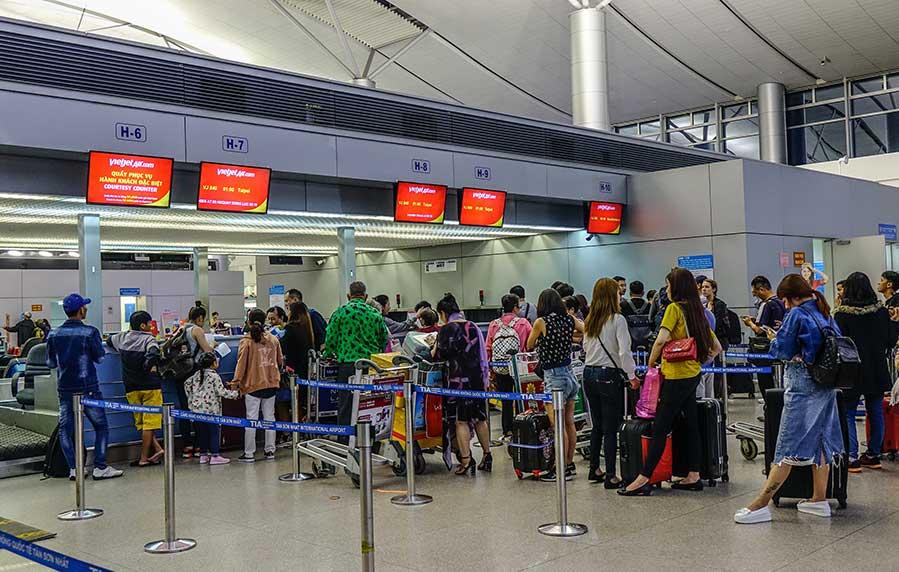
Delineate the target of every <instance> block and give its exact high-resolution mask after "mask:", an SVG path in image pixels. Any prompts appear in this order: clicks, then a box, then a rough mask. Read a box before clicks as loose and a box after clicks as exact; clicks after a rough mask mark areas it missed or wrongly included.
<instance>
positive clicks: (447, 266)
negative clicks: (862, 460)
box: [425, 259, 457, 274]
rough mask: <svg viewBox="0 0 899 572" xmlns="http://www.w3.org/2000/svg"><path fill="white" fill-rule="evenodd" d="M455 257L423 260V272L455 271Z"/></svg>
mask: <svg viewBox="0 0 899 572" xmlns="http://www.w3.org/2000/svg"><path fill="white" fill-rule="evenodd" d="M456 266H457V264H456V259H451V260H431V261H430V262H425V274H435V273H440V272H455V271H456Z"/></svg>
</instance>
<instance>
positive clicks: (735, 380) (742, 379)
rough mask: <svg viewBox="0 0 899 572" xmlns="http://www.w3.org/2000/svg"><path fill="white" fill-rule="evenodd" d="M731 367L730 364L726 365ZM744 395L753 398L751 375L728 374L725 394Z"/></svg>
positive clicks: (753, 385)
mask: <svg viewBox="0 0 899 572" xmlns="http://www.w3.org/2000/svg"><path fill="white" fill-rule="evenodd" d="M728 365H731V364H728ZM735 393H746V394H748V395H749V397H754V396H755V384H754V383H753V381H752V374H751V373H728V374H727V394H728V395H734V394H735Z"/></svg>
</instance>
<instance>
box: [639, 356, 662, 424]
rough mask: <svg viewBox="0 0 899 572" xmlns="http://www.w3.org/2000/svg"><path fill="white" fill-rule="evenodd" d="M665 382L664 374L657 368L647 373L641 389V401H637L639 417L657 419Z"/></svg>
mask: <svg viewBox="0 0 899 572" xmlns="http://www.w3.org/2000/svg"><path fill="white" fill-rule="evenodd" d="M663 380H664V378H663V377H662V372H661V371H660V370H659V368H657V367H653V368H650V369H649V370H648V371H647V372H646V379H644V380H643V386H642V387H641V388H640V399H639V400H637V417H640V418H642V419H655V416H656V406H657V405H658V404H659V392H660V391H661V389H662V381H663Z"/></svg>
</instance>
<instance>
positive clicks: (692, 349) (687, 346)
mask: <svg viewBox="0 0 899 572" xmlns="http://www.w3.org/2000/svg"><path fill="white" fill-rule="evenodd" d="M681 314H682V315H683V310H681ZM683 318H684V330H686V332H687V337H686V338H683V339H680V340H671V341H670V342H668V343H667V344H665V347H663V348H662V359H664V360H665V361H667V362H669V363H677V362H682V361H691V360H692V361H696V360H697V357H696V338H693V337H691V336H690V328H689V327H688V326H687V316H685V315H684V316H683Z"/></svg>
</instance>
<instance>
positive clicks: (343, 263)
mask: <svg viewBox="0 0 899 572" xmlns="http://www.w3.org/2000/svg"><path fill="white" fill-rule="evenodd" d="M337 265H338V269H339V280H340V282H339V283H338V286H339V287H340V291H339V292H338V293H337V303H338V304H345V303H346V295H347V293H348V292H349V291H350V284H351V283H352V282H355V281H356V229H355V228H353V227H351V226H343V227H340V228H338V229H337Z"/></svg>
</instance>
